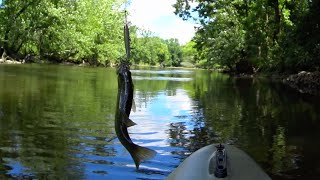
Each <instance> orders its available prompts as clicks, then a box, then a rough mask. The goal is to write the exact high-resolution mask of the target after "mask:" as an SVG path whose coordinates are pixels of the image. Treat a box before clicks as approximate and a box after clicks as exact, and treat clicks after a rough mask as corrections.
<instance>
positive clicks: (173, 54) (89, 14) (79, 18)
mask: <svg viewBox="0 0 320 180" xmlns="http://www.w3.org/2000/svg"><path fill="white" fill-rule="evenodd" d="M124 2H125V1H124V0H96V1H92V0H84V1H70V0H61V1H57V0H41V1H40V0H26V1H22V0H10V1H9V0H8V1H5V2H4V6H1V8H0V15H1V17H3V18H1V19H0V30H1V31H0V46H3V47H4V49H5V50H6V51H7V54H8V55H9V56H11V57H13V58H17V59H22V58H24V57H26V56H27V55H31V56H32V57H33V58H35V59H47V60H49V61H54V62H62V61H69V62H74V63H82V62H88V63H90V64H111V63H118V62H119V60H120V59H122V58H123V57H124V53H125V52H124V45H123V20H124V13H123V12H122V11H120V10H118V9H119V8H120V6H121V5H122V4H123V3H124ZM130 30H131V40H132V48H133V49H132V59H131V61H132V62H133V63H135V64H139V63H143V64H150V65H156V64H160V65H166V66H172V65H173V66H179V65H180V63H181V61H182V48H181V46H180V44H179V42H178V40H176V39H169V40H164V39H161V38H159V37H156V36H154V35H153V34H152V32H150V31H146V30H142V29H140V28H138V27H136V26H131V27H130Z"/></svg>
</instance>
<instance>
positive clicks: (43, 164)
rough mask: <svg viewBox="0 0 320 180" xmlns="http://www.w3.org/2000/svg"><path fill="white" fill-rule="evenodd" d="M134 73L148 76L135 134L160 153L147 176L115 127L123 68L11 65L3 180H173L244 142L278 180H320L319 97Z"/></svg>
mask: <svg viewBox="0 0 320 180" xmlns="http://www.w3.org/2000/svg"><path fill="white" fill-rule="evenodd" d="M133 75H134V76H139V77H143V78H145V79H144V80H140V79H139V78H137V79H134V84H135V92H134V99H135V104H136V111H135V112H132V114H131V116H130V118H131V119H132V120H133V121H134V122H136V123H138V126H134V127H132V128H130V129H129V133H130V137H132V140H133V141H134V142H135V143H137V144H139V145H141V146H145V147H150V148H152V149H154V150H156V151H157V152H158V155H157V156H156V157H155V158H154V159H152V160H150V161H147V162H145V163H144V164H142V166H141V167H140V168H141V171H139V172H137V171H135V167H134V163H133V162H132V159H131V157H130V155H129V153H128V152H127V151H126V150H125V149H124V148H123V146H122V145H121V144H120V142H119V141H118V139H117V138H115V133H114V130H113V129H114V125H113V124H114V111H115V109H114V108H115V106H116V94H117V81H116V80H117V78H116V73H115V70H114V69H105V68H101V69H100V68H95V69H93V68H79V67H63V66H45V65H23V66H8V65H5V66H2V65H1V66H0V87H1V89H0V179H3V178H10V177H15V178H21V177H25V178H35V179H37V178H38V179H46V178H51V179H121V178H126V179H164V178H165V177H166V176H167V175H168V174H169V173H170V172H171V171H172V170H173V169H174V168H175V167H176V166H178V165H179V163H180V162H181V161H182V160H183V159H184V158H185V157H187V156H188V155H190V153H192V152H194V151H195V150H197V149H199V148H201V147H203V146H205V145H208V144H210V143H213V142H214V143H217V142H229V143H233V144H236V145H237V146H239V147H240V148H241V149H243V150H244V151H246V152H247V153H248V154H250V155H251V156H252V157H253V158H254V159H255V160H256V161H257V162H258V163H259V164H260V165H261V166H262V167H263V169H264V170H266V171H267V172H268V174H269V175H271V176H272V178H273V179H319V178H320V169H319V167H320V155H319V151H320V143H319V141H317V139H319V138H320V132H319V129H320V104H319V102H320V101H319V98H316V97H311V98H310V97H307V96H306V97H302V96H297V94H296V93H295V92H294V91H291V90H290V89H287V88H286V87H285V86H282V85H281V84H277V83H271V82H268V81H265V80H263V79H244V78H237V79H234V78H229V77H228V76H225V75H222V74H218V73H211V72H208V71H201V70H178V69H172V70H171V69H165V70H164V69H161V70H157V69H147V70H144V69H136V70H133ZM157 78H162V80H157ZM176 78H178V79H179V78H182V79H183V78H187V79H188V78H189V80H188V81H177V80H176Z"/></svg>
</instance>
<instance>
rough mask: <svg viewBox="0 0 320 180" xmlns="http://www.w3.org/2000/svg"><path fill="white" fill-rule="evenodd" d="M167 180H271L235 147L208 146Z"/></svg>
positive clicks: (181, 165) (197, 152) (178, 168)
mask: <svg viewBox="0 0 320 180" xmlns="http://www.w3.org/2000/svg"><path fill="white" fill-rule="evenodd" d="M166 179H167V180H196V179H199V180H200V179H201V180H207V179H208V180H209V179H210V180H215V179H231V180H233V179H237V180H249V179H252V180H270V179H271V178H270V177H269V176H268V175H267V174H266V173H265V172H264V171H263V170H262V169H261V167H260V166H259V165H258V164H257V163H256V162H255V161H254V160H253V159H252V158H251V157H250V156H249V155H248V154H246V153H245V152H243V151H242V150H240V149H239V148H237V147H235V146H233V145H221V144H220V145H215V144H212V145H208V146H205V147H203V148H201V149H199V150H197V151H196V152H194V153H193V154H191V155H190V156H189V157H188V158H187V159H185V160H184V161H183V162H182V163H181V164H180V165H179V166H178V167H177V168H176V169H175V170H174V171H173V172H172V173H170V174H169V176H168V177H167V178H166Z"/></svg>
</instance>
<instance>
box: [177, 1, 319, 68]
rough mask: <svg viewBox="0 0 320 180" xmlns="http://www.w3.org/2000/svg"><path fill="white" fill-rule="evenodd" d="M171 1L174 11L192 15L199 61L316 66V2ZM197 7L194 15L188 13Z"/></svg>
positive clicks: (222, 63)
mask: <svg viewBox="0 0 320 180" xmlns="http://www.w3.org/2000/svg"><path fill="white" fill-rule="evenodd" d="M192 2H193V1H192V0H177V1H176V3H175V4H174V5H173V6H174V7H175V13H176V14H177V15H179V16H180V17H181V18H183V19H189V18H198V21H199V23H200V25H201V26H200V28H199V29H198V30H197V32H196V36H195V37H194V39H193V41H195V42H196V45H195V47H196V48H197V51H198V57H199V62H204V60H205V61H206V63H203V65H204V66H208V67H213V66H214V65H215V64H217V63H218V64H220V65H223V66H226V67H229V68H230V69H234V68H235V64H236V63H237V62H239V61H241V60H246V61H249V62H251V63H252V64H253V65H254V66H255V67H256V68H262V69H265V70H277V71H289V70H290V71H298V70H316V69H318V68H319V65H320V61H319V57H320V56H319V52H320V51H319V47H320V46H319V40H320V36H319V27H318V26H319V19H320V1H319V0H316V1H305V0H299V1H292V0H258V1H242V0H226V1H225V0H215V1H209V0H201V1H200V0H196V1H195V2H196V4H197V5H196V7H192V6H191V5H190V4H191V3H192ZM193 12H197V15H196V16H194V14H195V13H193Z"/></svg>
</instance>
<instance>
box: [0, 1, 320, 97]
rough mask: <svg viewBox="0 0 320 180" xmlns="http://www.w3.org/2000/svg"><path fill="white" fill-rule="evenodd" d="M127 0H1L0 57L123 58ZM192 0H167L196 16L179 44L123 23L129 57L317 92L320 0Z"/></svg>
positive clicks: (96, 61)
mask: <svg viewBox="0 0 320 180" xmlns="http://www.w3.org/2000/svg"><path fill="white" fill-rule="evenodd" d="M126 2H127V1H125V0H97V1H94V3H93V1H92V0H82V1H69V0H61V1H55V0H42V1H39V0H17V1H2V3H1V4H0V17H1V18H0V56H1V57H0V58H1V59H0V63H7V64H23V63H52V64H70V65H73V64H75V65H79V66H112V67H114V66H116V65H117V64H119V62H120V61H121V59H124V58H125V56H124V55H125V48H124V44H123V25H124V22H123V20H124V17H125V14H126V12H125V10H124V9H123V8H121V7H123V5H124V4H125V3H126ZM195 2H196V4H193V0H176V1H175V4H173V8H174V12H173V13H175V14H176V15H178V16H179V17H181V18H182V19H184V20H188V19H189V20H195V21H196V22H197V23H198V26H197V27H195V35H194V37H193V38H192V40H191V41H189V42H188V43H186V44H184V45H181V44H180V43H179V41H178V39H175V38H171V39H162V38H160V37H157V36H155V34H154V33H153V32H151V31H149V30H145V29H143V28H141V27H137V26H134V25H132V26H129V29H130V39H131V48H132V49H131V58H130V63H131V64H137V65H141V64H143V65H148V66H155V65H158V66H160V67H181V66H184V67H195V68H201V69H210V70H218V71H220V72H223V73H228V74H230V75H231V76H239V75H240V76H249V77H250V76H252V75H254V76H259V75H262V74H271V75H270V78H273V79H276V80H280V81H282V82H283V83H285V84H288V85H289V86H291V87H293V88H295V89H297V90H298V91H300V92H301V93H308V94H309V93H310V94H317V91H318V90H319V89H320V88H319V86H320V85H319V75H318V74H319V73H318V72H319V70H320V59H319V57H320V33H319V30H320V0H315V1H306V0H302V1H299V2H295V1H279V0H272V1H267V0H260V1H237V0H228V1H225V0H217V1H214V2H212V1H209V0H204V1H198V0H197V1H195ZM129 16H130V14H129ZM168 28H170V27H168ZM305 88H306V89H305ZM308 89H310V90H308ZM311 89H313V90H311Z"/></svg>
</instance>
